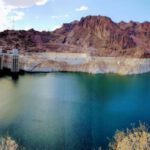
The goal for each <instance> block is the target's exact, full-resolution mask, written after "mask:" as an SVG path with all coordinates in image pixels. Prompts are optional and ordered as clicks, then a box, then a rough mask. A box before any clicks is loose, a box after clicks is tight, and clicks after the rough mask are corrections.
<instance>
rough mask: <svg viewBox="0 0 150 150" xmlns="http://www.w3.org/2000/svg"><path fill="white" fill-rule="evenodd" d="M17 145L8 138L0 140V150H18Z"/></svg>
mask: <svg viewBox="0 0 150 150" xmlns="http://www.w3.org/2000/svg"><path fill="white" fill-rule="evenodd" d="M18 149H19V147H18V144H17V143H16V142H15V141H14V140H13V139H12V138H11V137H9V136H7V137H5V138H1V139H0V150H18Z"/></svg>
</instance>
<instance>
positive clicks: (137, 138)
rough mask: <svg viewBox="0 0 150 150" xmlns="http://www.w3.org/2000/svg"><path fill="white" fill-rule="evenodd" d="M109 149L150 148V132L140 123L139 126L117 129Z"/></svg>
mask: <svg viewBox="0 0 150 150" xmlns="http://www.w3.org/2000/svg"><path fill="white" fill-rule="evenodd" d="M109 150H150V133H149V132H148V128H147V127H146V126H145V125H143V124H140V126H139V127H137V128H132V129H127V130H126V131H117V132H116V133H115V136H114V137H113V140H112V142H110V144H109Z"/></svg>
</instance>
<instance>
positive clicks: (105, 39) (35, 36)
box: [0, 16, 150, 58]
mask: <svg viewBox="0 0 150 150" xmlns="http://www.w3.org/2000/svg"><path fill="white" fill-rule="evenodd" d="M0 47H1V48H3V49H9V48H13V47H17V48H18V49H20V51H21V52H25V51H30V52H45V51H53V52H74V53H75V52H85V53H89V54H90V55H94V56H114V57H122V56H124V57H137V58H141V57H142V58H143V57H144V58H150V22H143V23H139V22H133V21H130V22H128V23H126V22H123V21H122V22H119V23H115V22H113V21H112V20H111V19H110V18H108V17H105V16H87V17H83V18H81V20H80V21H74V22H71V23H67V24H63V26H62V27H61V28H59V29H57V30H55V31H53V32H46V31H43V32H39V31H35V30H33V29H31V30H28V31H23V30H20V31H14V30H5V31H3V32H1V33H0Z"/></svg>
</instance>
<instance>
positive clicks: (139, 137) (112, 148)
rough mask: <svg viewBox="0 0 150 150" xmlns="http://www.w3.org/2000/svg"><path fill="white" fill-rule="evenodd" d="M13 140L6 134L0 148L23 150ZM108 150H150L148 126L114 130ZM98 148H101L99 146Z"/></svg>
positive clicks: (142, 125)
mask: <svg viewBox="0 0 150 150" xmlns="http://www.w3.org/2000/svg"><path fill="white" fill-rule="evenodd" d="M24 149H25V148H21V147H19V145H18V144H17V143H16V141H15V140H13V139H12V138H11V137H9V136H6V137H4V138H1V139H0V150H24ZM108 149H109V150H150V133H149V131H148V127H146V125H144V124H140V125H139V127H137V128H132V129H126V130H125V131H119V130H118V131H116V133H115V135H114V137H113V139H112V140H111V142H110V143H109V146H108ZM99 150H102V149H101V148H99Z"/></svg>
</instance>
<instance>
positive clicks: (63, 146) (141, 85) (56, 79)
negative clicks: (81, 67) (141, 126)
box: [0, 73, 150, 150]
mask: <svg viewBox="0 0 150 150" xmlns="http://www.w3.org/2000/svg"><path fill="white" fill-rule="evenodd" d="M139 120H140V121H142V122H145V123H147V124H149V125H150V74H149V73H148V74H143V75H132V76H118V75H111V74H109V75H106V74H103V75H91V74H84V73H50V74H26V75H23V76H20V77H19V79H18V80H16V81H14V80H12V78H11V77H1V78H0V135H2V136H3V135H6V134H9V135H10V136H12V137H13V138H14V139H16V140H17V141H18V142H19V143H20V144H21V145H23V146H24V147H25V148H26V149H27V150H93V149H97V148H98V147H99V146H102V147H103V148H106V147H107V145H108V143H109V140H108V138H111V137H112V136H113V135H114V133H115V131H116V129H125V128H127V127H128V128H130V127H131V123H135V124H138V123H139Z"/></svg>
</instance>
